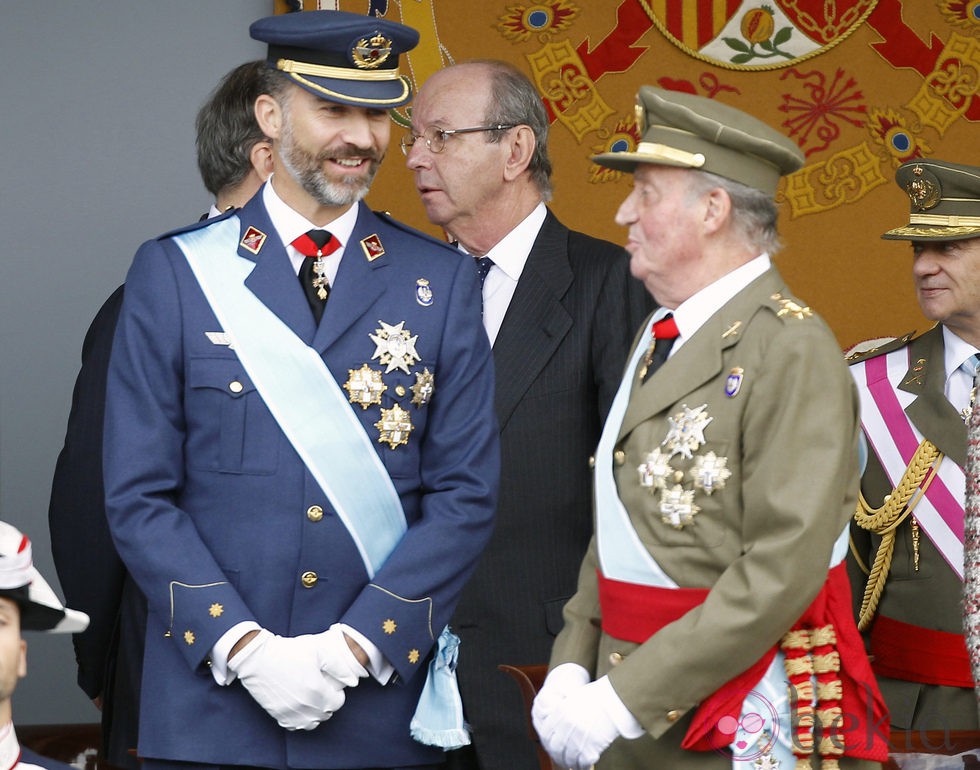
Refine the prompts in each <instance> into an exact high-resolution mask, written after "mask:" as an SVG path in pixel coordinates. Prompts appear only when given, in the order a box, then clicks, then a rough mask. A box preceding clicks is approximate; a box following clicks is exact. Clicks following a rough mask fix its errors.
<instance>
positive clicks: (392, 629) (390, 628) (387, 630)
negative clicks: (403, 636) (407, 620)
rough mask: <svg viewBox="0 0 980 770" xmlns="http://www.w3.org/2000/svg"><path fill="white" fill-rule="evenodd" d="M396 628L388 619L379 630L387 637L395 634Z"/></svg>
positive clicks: (393, 622)
mask: <svg viewBox="0 0 980 770" xmlns="http://www.w3.org/2000/svg"><path fill="white" fill-rule="evenodd" d="M397 628H398V624H397V623H396V622H395V621H394V620H392V619H391V618H388V619H387V620H386V621H385V622H384V623H382V624H381V630H382V631H384V632H385V633H386V634H388V635H389V636H390V635H391V634H393V633H395V629H397Z"/></svg>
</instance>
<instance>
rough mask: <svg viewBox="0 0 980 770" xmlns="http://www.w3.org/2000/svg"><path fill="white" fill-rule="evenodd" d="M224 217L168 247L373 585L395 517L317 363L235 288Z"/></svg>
mask: <svg viewBox="0 0 980 770" xmlns="http://www.w3.org/2000/svg"><path fill="white" fill-rule="evenodd" d="M240 227H241V226H240V223H239V219H238V217H237V216H232V217H229V218H228V219H225V220H223V221H221V222H217V223H215V224H213V225H209V226H208V227H205V228H202V229H199V230H192V231H191V232H188V233H182V234H180V235H178V236H176V237H174V242H175V243H176V244H177V245H178V246H179V247H180V250H181V251H183V252H184V256H185V257H186V258H187V262H188V264H189V265H190V266H191V270H192V271H193V272H194V277H195V278H197V281H198V283H199V284H200V285H201V290H202V291H203V292H204V296H205V297H206V298H207V301H208V303H209V304H210V305H211V309H212V310H213V311H214V314H215V316H217V318H218V323H220V324H221V328H222V330H223V331H224V332H225V334H227V335H228V339H229V341H230V342H231V344H232V347H233V348H234V350H235V353H236V354H237V355H238V359H239V360H240V361H241V363H242V366H243V367H244V368H245V371H246V372H248V376H249V377H250V378H251V379H252V383H253V384H254V385H255V388H256V390H258V391H259V393H260V394H261V396H262V400H263V401H265V404H266V406H268V407H269V411H270V412H272V416H273V417H275V419H276V422H277V423H279V426H280V427H281V428H282V430H283V432H284V433H285V434H286V437H287V438H288V439H289V441H290V443H291V444H292V445H293V448H294V449H295V450H296V452H297V453H298V454H299V456H300V458H301V459H302V460H303V463H304V464H305V465H306V467H307V468H308V469H309V471H310V473H311V474H313V478H315V479H316V481H317V483H318V484H319V485H320V488H321V489H322V490H323V493H324V494H325V495H326V496H327V498H328V499H329V500H330V503H331V505H332V506H333V508H334V510H335V511H336V512H337V516H339V517H340V520H341V521H342V522H343V523H344V526H345V527H347V530H348V531H349V532H350V534H351V537H352V538H353V539H354V544H355V545H356V546H357V550H358V552H359V553H360V555H361V559H362V560H363V561H364V568H365V570H367V573H368V577H369V578H373V577H374V575H375V573H377V571H378V569H380V567H381V565H382V564H384V562H385V559H387V558H388V556H389V554H390V553H391V552H392V551H393V550H394V549H395V546H396V545H397V544H398V541H399V540H401V538H402V535H404V534H405V530H406V524H405V512H404V510H403V509H402V505H401V501H400V500H399V499H398V493H397V492H396V491H395V487H394V485H393V484H392V483H391V478H390V477H389V476H388V473H387V471H386V470H385V467H384V465H383V464H382V462H381V458H380V457H378V453H377V452H376V451H375V450H374V447H373V446H371V441H370V439H369V438H368V435H367V433H365V431H364V427H363V425H361V422H360V421H359V420H358V419H357V416H356V415H355V414H354V411H353V410H352V409H351V407H350V404H348V402H347V398H346V397H345V396H344V394H343V391H341V389H340V386H339V385H338V384H337V381H336V380H335V379H334V378H333V375H332V374H331V373H330V370H329V369H327V366H326V364H325V363H324V362H323V359H322V358H321V357H320V355H319V354H318V353H317V352H316V351H315V350H313V348H311V347H310V346H309V345H307V344H306V343H305V342H303V341H302V340H301V339H300V338H299V337H297V336H296V334H295V333H294V332H293V331H292V330H291V329H290V328H289V327H288V326H286V324H284V323H283V322H282V320H280V318H279V317H278V316H277V315H276V314H275V313H273V312H272V311H271V310H269V308H268V307H266V306H265V305H264V304H262V302H261V301H259V299H258V298H257V297H256V296H255V295H254V294H253V293H252V292H251V291H250V290H249V289H248V288H247V287H246V286H245V279H246V278H247V277H248V275H249V273H251V272H252V269H253V268H254V267H255V263H254V262H252V261H250V260H248V259H244V258H243V257H240V256H238V237H239V234H240Z"/></svg>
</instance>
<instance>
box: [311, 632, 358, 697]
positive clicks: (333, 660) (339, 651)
mask: <svg viewBox="0 0 980 770" xmlns="http://www.w3.org/2000/svg"><path fill="white" fill-rule="evenodd" d="M315 638H316V640H317V661H318V663H319V666H320V671H322V672H323V673H324V674H326V675H327V676H330V677H333V678H334V679H335V680H336V681H337V682H339V683H340V684H341V685H343V686H344V687H356V686H357V682H358V680H359V679H361V678H363V677H366V676H367V675H368V671H367V669H366V668H364V666H362V665H361V664H360V663H359V662H358V660H357V657H356V656H355V655H354V651H353V650H351V648H350V645H349V644H347V638H346V637H345V636H344V632H343V630H342V629H341V627H340V623H334V624H333V625H332V626H330V628H328V629H327V630H326V631H323V632H322V633H319V634H316V635H315Z"/></svg>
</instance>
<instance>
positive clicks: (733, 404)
mask: <svg viewBox="0 0 980 770" xmlns="http://www.w3.org/2000/svg"><path fill="white" fill-rule="evenodd" d="M637 113H638V116H639V117H640V119H641V121H640V122H641V125H643V124H645V125H646V126H647V127H646V128H645V129H643V130H644V134H643V141H642V142H641V143H640V144H639V146H638V147H637V149H636V151H635V152H631V153H611V154H606V155H600V156H598V157H597V158H596V159H595V161H596V162H597V163H599V164H600V165H604V166H607V167H610V168H614V169H617V170H623V171H632V172H633V174H634V189H633V192H632V193H631V194H630V195H629V197H628V198H627V199H626V200H625V201H624V203H623V204H622V206H621V207H620V209H619V212H618V214H617V217H616V220H617V222H618V223H619V224H622V225H624V226H628V227H629V240H628V242H627V250H628V251H629V252H630V254H631V257H632V261H631V270H632V272H633V274H634V275H635V276H637V277H638V278H640V279H641V280H643V282H644V283H645V285H646V287H647V289H648V290H649V291H650V293H651V294H652V295H653V296H654V298H655V299H656V300H657V302H658V303H659V304H660V305H661V306H662V308H661V309H660V310H658V311H657V312H656V313H655V314H654V315H653V317H652V318H653V321H654V323H653V324H652V328H651V327H649V326H648V327H647V329H651V331H652V337H653V339H651V336H650V333H649V332H648V331H647V329H644V331H643V332H642V334H641V337H640V339H639V340H638V341H637V343H636V346H635V348H634V352H633V354H632V359H631V362H630V364H628V366H627V369H626V375H625V378H624V381H623V383H622V386H621V388H620V391H619V394H618V395H617V397H616V401H615V402H614V404H613V407H612V409H611V412H610V416H609V419H608V420H607V422H606V427H605V430H604V433H603V436H602V439H601V441H600V443H599V448H598V451H597V453H596V458H595V499H596V535H595V537H594V538H593V540H592V543H591V544H590V547H589V551H588V553H587V555H586V557H585V560H584V562H583V564H582V568H581V572H580V575H579V585H578V591H577V593H576V594H575V596H574V597H573V598H572V599H571V600H570V601H569V603H568V604H567V605H566V607H565V628H564V630H563V631H562V633H561V634H560V635H559V636H558V638H557V640H556V643H555V646H554V650H553V653H552V658H551V671H550V673H549V675H548V677H547V679H546V681H545V684H544V686H543V688H542V690H541V692H540V693H539V695H538V697H537V699H536V701H535V704H534V709H533V716H534V723H535V726H536V728H537V730H538V733H539V735H540V737H541V740H542V743H543V745H544V746H545V747H546V749H547V750H548V751H549V753H550V754H551V756H552V758H553V759H554V760H555V762H556V763H557V764H558V765H559V766H561V767H570V768H587V767H588V766H589V765H590V764H592V763H596V767H597V768H601V770H608V769H610V768H615V769H619V768H671V770H678V769H682V768H697V769H698V770H705V769H706V768H707V769H708V770H711V769H713V768H718V769H719V770H720V769H721V768H731V767H733V766H735V767H777V766H778V767H785V768H792V767H794V764H795V763H796V762H797V761H799V762H800V763H801V764H800V765H798V766H807V767H813V768H818V767H822V768H837V767H842V768H856V767H861V768H867V767H877V766H878V763H879V762H881V761H883V760H884V759H885V758H886V756H887V750H886V747H885V743H884V739H883V736H880V735H875V734H874V732H873V725H869V724H867V718H868V715H869V714H881V713H882V705H881V702H880V696H879V695H878V693H877V691H876V689H875V688H874V684H873V678H872V676H871V673H870V670H869V668H868V665H867V660H866V658H865V656H864V652H863V649H862V646H861V642H860V637H859V635H858V633H857V630H856V628H855V625H854V621H853V618H852V616H851V613H850V594H849V590H848V585H847V577H846V571H845V569H844V567H843V564H842V562H843V553H844V550H845V549H846V535H845V534H844V533H845V530H846V527H847V522H848V520H849V518H850V516H851V513H852V511H853V506H854V503H855V490H856V485H857V472H858V471H857V436H858V406H857V397H856V394H855V389H854V387H853V383H852V382H851V381H850V380H849V378H848V376H847V370H846V367H845V366H844V365H843V362H842V360H841V356H840V351H839V348H838V346H837V343H836V341H835V339H834V336H833V334H832V333H831V332H830V330H829V329H828V328H827V326H826V325H825V324H824V322H823V321H822V320H821V319H820V318H819V317H817V315H816V314H815V313H813V312H812V311H811V310H810V308H809V307H807V306H806V303H805V302H803V301H802V300H799V299H797V298H795V296H794V295H793V294H792V293H791V292H790V291H789V289H787V287H786V285H785V283H784V282H783V280H782V278H781V277H780V275H779V273H778V272H777V271H776V269H775V268H774V267H773V266H772V264H771V262H770V255H771V254H772V253H773V252H774V251H775V249H776V248H777V247H778V239H777V236H776V232H775V225H776V219H777V216H776V209H775V205H774V203H773V197H774V195H775V192H776V187H777V184H778V182H779V178H780V176H781V175H783V174H787V173H790V172H792V171H795V170H796V169H798V168H799V167H800V166H801V165H802V163H803V156H802V154H801V153H800V151H799V149H798V148H797V147H796V146H795V145H794V144H793V142H791V141H789V140H788V139H787V138H786V137H784V136H782V135H781V134H779V133H778V132H777V131H775V130H773V129H772V128H770V127H769V126H767V125H765V124H763V123H761V122H759V121H757V120H755V119H754V118H752V117H750V116H748V115H746V114H744V113H742V112H740V111H738V110H735V109H733V108H730V107H728V106H726V105H723V104H720V103H718V102H715V101H712V100H709V99H704V98H701V97H695V96H690V95H687V94H681V93H675V92H670V91H663V90H660V89H657V88H652V87H643V88H642V89H641V90H640V92H639V95H638V106H637ZM671 337H673V339H674V341H673V346H672V348H670V349H669V357H668V355H667V353H666V352H665V350H664V347H665V344H664V343H665V340H669V339H670V338H671ZM668 344H669V343H668ZM664 358H666V362H665V363H663V364H662V366H661V368H659V369H658V368H657V367H658V365H659V364H660V361H662V360H663V359H664ZM831 565H835V566H834V568H833V569H828V568H829V567H830V566H831ZM791 630H792V631H793V633H792V634H790V633H788V632H790V631H791ZM838 659H839V660H840V664H839V665H837V664H836V663H835V664H833V665H828V661H831V660H834V661H836V660H838ZM784 661H785V662H784ZM810 670H812V671H813V672H814V673H815V674H816V679H817V682H818V687H816V688H814V687H812V686H811V685H812V682H811V679H810V676H809V674H808V673H806V672H808V671H810ZM743 672H745V675H744V676H741V677H740V675H742V674H743ZM787 677H788V678H789V680H790V682H791V684H792V685H793V688H787V686H786V681H787ZM790 690H792V692H794V693H795V697H796V698H797V699H798V701H797V702H793V703H791V702H789V701H788V700H787V692H788V691H790ZM753 699H754V702H753ZM760 704H761V705H760ZM811 704H813V706H814V709H815V714H816V718H817V722H818V724H821V723H822V724H823V725H824V726H825V727H824V728H823V729H821V728H819V727H818V728H817V731H816V732H817V733H818V734H817V736H816V738H815V739H814V735H813V732H812V731H811V730H810V729H809V727H808V725H809V720H808V718H807V717H808V716H809V715H810V714H812V713H814V712H813V711H811ZM762 706H765V708H763V707H762ZM770 706H771V707H772V711H771V712H769V711H768V709H769V707H770ZM750 713H751V714H763V715H764V716H766V721H765V723H764V725H762V726H761V729H760V725H758V724H751V719H750V718H749V714H750ZM842 718H843V719H844V720H845V721H846V722H847V723H848V724H849V725H850V730H848V731H846V732H845V731H841V730H838V729H837V728H839V727H840V725H841V719H842ZM821 732H822V736H821V735H820V733H821ZM806 762H810V763H811V764H803V763H806Z"/></svg>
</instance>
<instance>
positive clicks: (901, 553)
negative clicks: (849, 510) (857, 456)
mask: <svg viewBox="0 0 980 770" xmlns="http://www.w3.org/2000/svg"><path fill="white" fill-rule="evenodd" d="M896 181H897V183H898V185H899V187H901V188H902V189H903V190H904V191H905V192H906V194H907V195H908V196H909V201H910V215H909V222H908V224H907V225H904V226H902V227H898V228H896V229H893V230H889V231H888V232H887V233H885V234H884V235H883V236H882V237H883V238H886V239H890V240H906V241H911V242H912V256H913V261H912V276H913V280H914V282H915V288H916V294H917V297H918V300H919V304H920V306H921V308H922V312H923V314H924V315H925V316H926V317H927V318H929V319H931V320H933V321H936V322H937V324H936V326H934V327H933V328H932V329H930V330H929V331H927V332H926V333H925V334H922V335H921V336H919V337H917V338H915V339H911V335H908V336H905V337H902V338H898V339H895V340H893V341H891V342H887V343H885V344H881V345H878V346H877V347H873V348H872V349H870V350H866V351H864V352H860V353H857V354H855V355H854V356H852V358H851V361H852V365H851V372H852V374H853V375H854V378H855V381H856V382H857V385H858V389H859V392H860V394H861V399H862V412H861V418H862V427H863V430H864V434H865V438H866V440H867V444H868V448H869V451H868V459H867V466H866V468H865V470H864V473H863V475H862V477H861V499H860V504H859V506H858V508H857V513H856V516H855V522H854V524H853V526H852V538H853V549H852V554H851V558H850V559H849V560H848V561H849V569H850V571H851V576H852V581H853V583H854V586H855V599H856V602H857V603H858V604H859V605H860V609H859V610H858V617H859V625H860V627H861V629H862V630H863V631H865V632H866V636H867V639H868V645H869V649H870V652H871V656H872V665H873V667H874V670H875V673H876V674H877V676H878V681H879V683H880V686H881V691H882V693H883V694H884V696H885V700H886V702H887V704H888V709H889V712H890V714H891V724H892V726H893V727H894V728H899V729H902V730H976V729H977V728H978V726H980V725H978V722H977V707H976V700H975V697H974V694H973V679H972V677H971V674H970V666H969V660H968V658H967V651H966V648H965V646H964V644H963V636H962V633H963V625H962V612H961V601H962V594H963V504H964V494H965V490H964V467H965V464H966V454H967V431H966V425H965V424H964V419H965V417H966V416H968V414H969V406H970V403H971V389H972V386H973V379H974V372H975V370H976V362H975V361H976V359H974V355H975V354H976V353H977V351H978V347H980V168H977V167H974V166H963V165H958V164H954V163H947V162H944V161H939V160H914V161H910V162H908V163H905V164H904V165H902V166H901V167H900V168H899V169H898V171H897V174H896ZM920 489H924V490H925V493H924V494H920V493H919V490H920Z"/></svg>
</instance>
